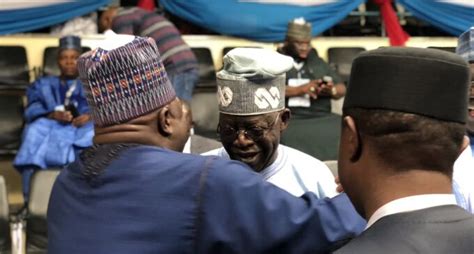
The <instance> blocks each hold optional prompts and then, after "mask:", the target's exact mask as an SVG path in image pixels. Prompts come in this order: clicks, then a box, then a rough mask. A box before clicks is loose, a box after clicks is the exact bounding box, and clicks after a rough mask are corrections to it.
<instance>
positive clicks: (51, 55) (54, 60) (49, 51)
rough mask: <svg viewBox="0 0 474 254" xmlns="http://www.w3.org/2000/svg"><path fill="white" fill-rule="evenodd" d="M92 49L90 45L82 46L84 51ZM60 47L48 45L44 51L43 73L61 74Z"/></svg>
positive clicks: (45, 74) (46, 74)
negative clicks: (59, 62) (59, 63)
mask: <svg viewBox="0 0 474 254" xmlns="http://www.w3.org/2000/svg"><path fill="white" fill-rule="evenodd" d="M89 50H91V48H89V47H82V52H86V51H89ZM58 51H59V48H58V47H47V48H45V49H44V52H43V75H44V76H48V75H52V76H59V75H60V74H61V72H60V70H59V66H58Z"/></svg>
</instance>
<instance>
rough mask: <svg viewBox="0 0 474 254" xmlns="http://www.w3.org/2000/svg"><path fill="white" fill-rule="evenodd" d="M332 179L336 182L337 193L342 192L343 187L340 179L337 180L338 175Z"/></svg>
mask: <svg viewBox="0 0 474 254" xmlns="http://www.w3.org/2000/svg"><path fill="white" fill-rule="evenodd" d="M334 181H335V182H336V185H337V187H336V191H337V192H338V193H342V192H344V188H342V184H341V181H340V180H339V176H336V178H334Z"/></svg>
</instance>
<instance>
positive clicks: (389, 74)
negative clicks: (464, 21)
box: [336, 48, 474, 254]
mask: <svg viewBox="0 0 474 254" xmlns="http://www.w3.org/2000/svg"><path fill="white" fill-rule="evenodd" d="M434 74H436V75H434ZM468 82H469V68H468V66H467V64H466V63H465V62H464V61H463V59H461V58H460V57H459V56H457V55H455V54H452V53H448V52H445V51H440V50H431V49H420V48H382V49H377V50H373V51H369V52H367V53H362V54H360V55H359V56H358V57H356V59H355V60H354V62H353V65H352V71H351V77H350V84H351V85H350V86H349V90H348V92H347V96H346V99H345V101H344V106H343V114H344V120H343V129H342V135H341V149H340V155H339V178H340V181H341V183H342V186H343V187H344V190H345V191H346V192H347V194H348V195H349V197H350V199H351V201H352V203H353V204H354V206H355V207H356V209H357V211H358V212H359V213H360V214H361V215H362V216H363V217H365V218H366V219H367V220H368V224H367V227H368V228H367V229H366V231H364V233H362V234H361V235H360V237H357V238H355V239H354V240H352V241H351V242H349V243H348V244H347V245H345V246H344V247H343V248H341V249H340V250H338V251H337V252H336V253H407V254H408V253H434V254H437V253H439V254H441V253H443V254H444V253H474V244H473V239H474V216H473V215H472V214H470V213H468V212H467V211H465V210H464V209H462V208H461V207H459V206H457V205H456V199H455V197H454V195H453V192H452V174H453V164H454V161H455V160H456V158H457V157H458V155H459V154H460V152H461V149H462V143H463V136H464V133H465V123H466V112H467V90H468V85H469V84H468ZM446 84H449V86H446ZM440 102H441V103H440ZM446 105H449V107H446Z"/></svg>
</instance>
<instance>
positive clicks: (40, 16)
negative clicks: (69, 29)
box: [0, 0, 110, 34]
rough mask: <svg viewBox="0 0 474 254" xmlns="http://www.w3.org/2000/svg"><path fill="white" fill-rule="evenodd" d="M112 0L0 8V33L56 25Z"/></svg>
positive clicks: (87, 0) (78, 0)
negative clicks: (8, 8)
mask: <svg viewBox="0 0 474 254" xmlns="http://www.w3.org/2000/svg"><path fill="white" fill-rule="evenodd" d="M109 2H110V0H74V1H69V2H67V3H59V4H52V5H45V6H42V7H33V8H21V9H13V10H12V9H10V10H0V34H12V33H20V32H27V31H31V30H34V29H38V28H43V27H48V26H51V25H55V24H58V23H61V22H64V21H67V20H70V19H72V18H75V17H77V16H81V15H84V14H87V13H90V12H92V11H95V10H97V9H98V8H100V7H102V6H104V5H106V4H108V3H109Z"/></svg>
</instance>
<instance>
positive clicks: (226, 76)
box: [217, 48, 293, 115]
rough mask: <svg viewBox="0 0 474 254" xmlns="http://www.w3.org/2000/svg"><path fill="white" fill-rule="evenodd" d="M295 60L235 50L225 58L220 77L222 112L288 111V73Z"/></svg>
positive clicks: (265, 52)
mask: <svg viewBox="0 0 474 254" xmlns="http://www.w3.org/2000/svg"><path fill="white" fill-rule="evenodd" d="M292 66H293V59H292V58H291V57H288V56H285V55H282V54H279V53H277V52H275V51H273V50H269V49H258V48H235V49H233V50H231V51H229V53H227V54H226V55H225V56H224V68H223V69H222V70H221V71H219V72H218V73H217V89H218V90H217V97H218V102H219V111H220V112H221V113H225V114H229V115H259V114H265V113H270V112H276V111H279V110H282V109H284V108H285V73H286V72H287V71H288V70H290V69H291V68H292Z"/></svg>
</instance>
